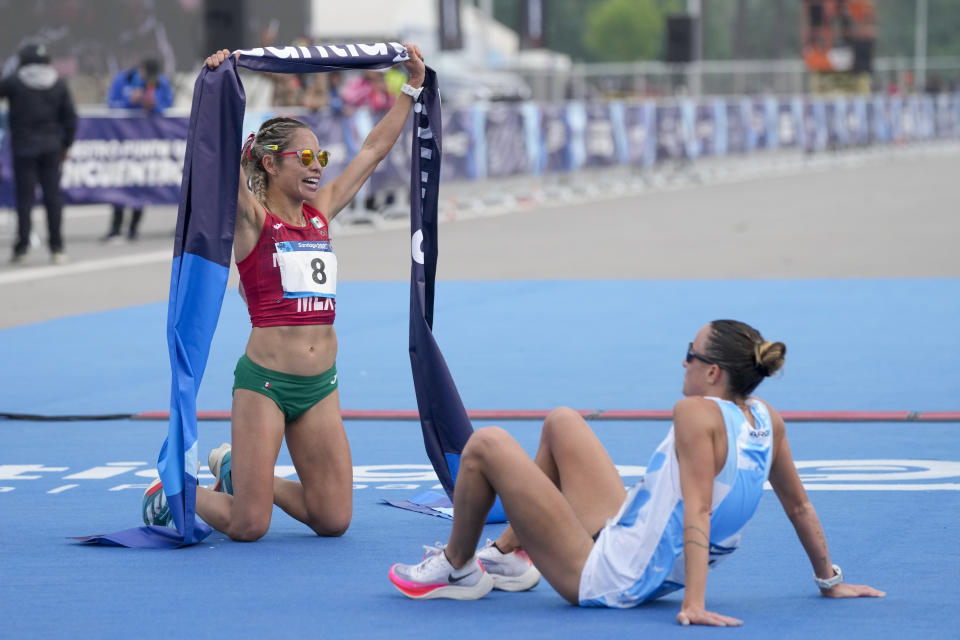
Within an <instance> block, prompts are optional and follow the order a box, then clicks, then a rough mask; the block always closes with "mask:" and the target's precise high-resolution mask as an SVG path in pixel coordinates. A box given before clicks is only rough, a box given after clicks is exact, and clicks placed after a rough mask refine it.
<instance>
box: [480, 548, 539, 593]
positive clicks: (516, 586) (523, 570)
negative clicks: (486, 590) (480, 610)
mask: <svg viewBox="0 0 960 640" xmlns="http://www.w3.org/2000/svg"><path fill="white" fill-rule="evenodd" d="M477 560H479V561H480V564H482V565H483V568H484V569H486V571H487V573H489V574H490V577H491V578H493V588H494V589H499V590H500V591H526V590H528V589H533V588H534V587H535V586H537V583H538V582H540V572H539V571H538V570H537V568H536V567H535V566H533V560H531V559H530V556H528V555H527V553H526V552H525V551H524V550H523V549H514V550H513V551H511V552H510V553H500V549H497V547H496V546H495V545H494V544H493V540H491V539H490V538H487V544H485V545H484V546H482V547H481V548H480V550H479V551H477Z"/></svg>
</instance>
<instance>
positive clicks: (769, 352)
mask: <svg viewBox="0 0 960 640" xmlns="http://www.w3.org/2000/svg"><path fill="white" fill-rule="evenodd" d="M786 354H787V347H786V345H784V344H783V343H782V342H770V341H769V340H765V341H764V342H757V343H754V345H753V358H754V364H755V366H756V367H757V371H759V372H760V373H761V374H763V375H764V376H771V375H773V374H774V373H776V372H777V371H779V370H780V368H781V367H782V366H783V361H784V356H785V355H786Z"/></svg>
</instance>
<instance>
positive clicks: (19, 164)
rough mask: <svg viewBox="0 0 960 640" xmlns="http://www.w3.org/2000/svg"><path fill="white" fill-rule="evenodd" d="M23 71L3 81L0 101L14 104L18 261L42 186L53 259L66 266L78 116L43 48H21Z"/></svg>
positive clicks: (19, 69) (12, 143)
mask: <svg viewBox="0 0 960 640" xmlns="http://www.w3.org/2000/svg"><path fill="white" fill-rule="evenodd" d="M18 56H19V59H20V60H19V66H18V67H17V70H16V71H15V72H14V73H11V74H10V75H8V76H6V77H4V78H3V79H0V98H7V99H8V100H9V101H10V113H9V120H10V147H11V150H12V152H13V176H14V183H15V193H16V198H17V222H18V224H17V242H16V244H15V245H14V247H13V262H22V261H23V259H24V257H25V256H26V253H27V249H28V248H29V247H30V211H31V209H33V203H34V197H35V193H36V188H37V183H38V182H39V183H40V187H41V189H42V190H43V204H44V206H45V207H46V209H47V231H48V241H49V243H50V257H51V260H52V262H53V263H54V264H62V263H64V262H66V259H67V256H66V254H65V253H64V251H63V238H62V237H61V235H60V223H61V218H62V212H63V199H62V197H61V194H60V170H61V167H62V165H63V161H64V159H65V158H66V156H67V151H68V149H69V148H70V145H71V144H73V137H74V135H75V134H76V131H77V112H76V110H75V109H74V107H73V99H72V98H71V97H70V91H69V89H67V84H66V83H65V82H64V81H63V79H62V78H60V76H59V75H58V74H57V71H56V70H55V69H54V68H53V67H52V66H50V57H49V55H47V50H46V47H44V46H43V45H42V44H27V45H25V46H23V47H22V48H21V49H20V52H19V54H18Z"/></svg>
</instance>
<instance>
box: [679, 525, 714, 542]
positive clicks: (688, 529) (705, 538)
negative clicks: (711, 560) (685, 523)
mask: <svg viewBox="0 0 960 640" xmlns="http://www.w3.org/2000/svg"><path fill="white" fill-rule="evenodd" d="M690 529H693V530H694V531H696V532H697V533H699V534H700V535H701V536H703V539H704V540H706V541H707V542H710V536H708V535H707V534H706V533H704V532H703V529H700V528H699V527H684V528H683V532H684V533H686V532H687V531H690ZM700 546H701V547H702V546H703V545H700Z"/></svg>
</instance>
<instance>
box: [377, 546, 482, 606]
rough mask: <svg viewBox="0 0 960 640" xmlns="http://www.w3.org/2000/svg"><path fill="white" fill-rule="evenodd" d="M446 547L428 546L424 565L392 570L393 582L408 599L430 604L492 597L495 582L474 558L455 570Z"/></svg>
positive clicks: (404, 565)
mask: <svg viewBox="0 0 960 640" xmlns="http://www.w3.org/2000/svg"><path fill="white" fill-rule="evenodd" d="M444 546H445V545H442V544H440V543H439V542H438V543H437V544H436V546H433V547H430V546H427V545H424V547H423V548H424V549H426V550H427V553H426V554H425V555H424V556H423V560H422V561H421V562H420V564H395V565H393V566H392V567H390V582H392V583H393V586H395V587H396V588H397V589H398V590H399V591H400V593H402V594H403V595H405V596H407V597H408V598H414V599H416V600H427V599H430V598H451V599H453V600H476V599H478V598H482V597H483V596H485V595H487V594H488V593H490V590H491V589H493V578H491V577H490V574H489V573H487V572H486V571H484V569H483V566H482V565H481V564H480V563H479V562H477V557H476V556H474V557H472V558H470V560H468V561H467V563H466V564H465V565H463V566H462V567H460V568H459V569H454V568H453V565H451V564H450V561H449V560H447V556H446V554H445V553H444V552H443V548H444Z"/></svg>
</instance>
